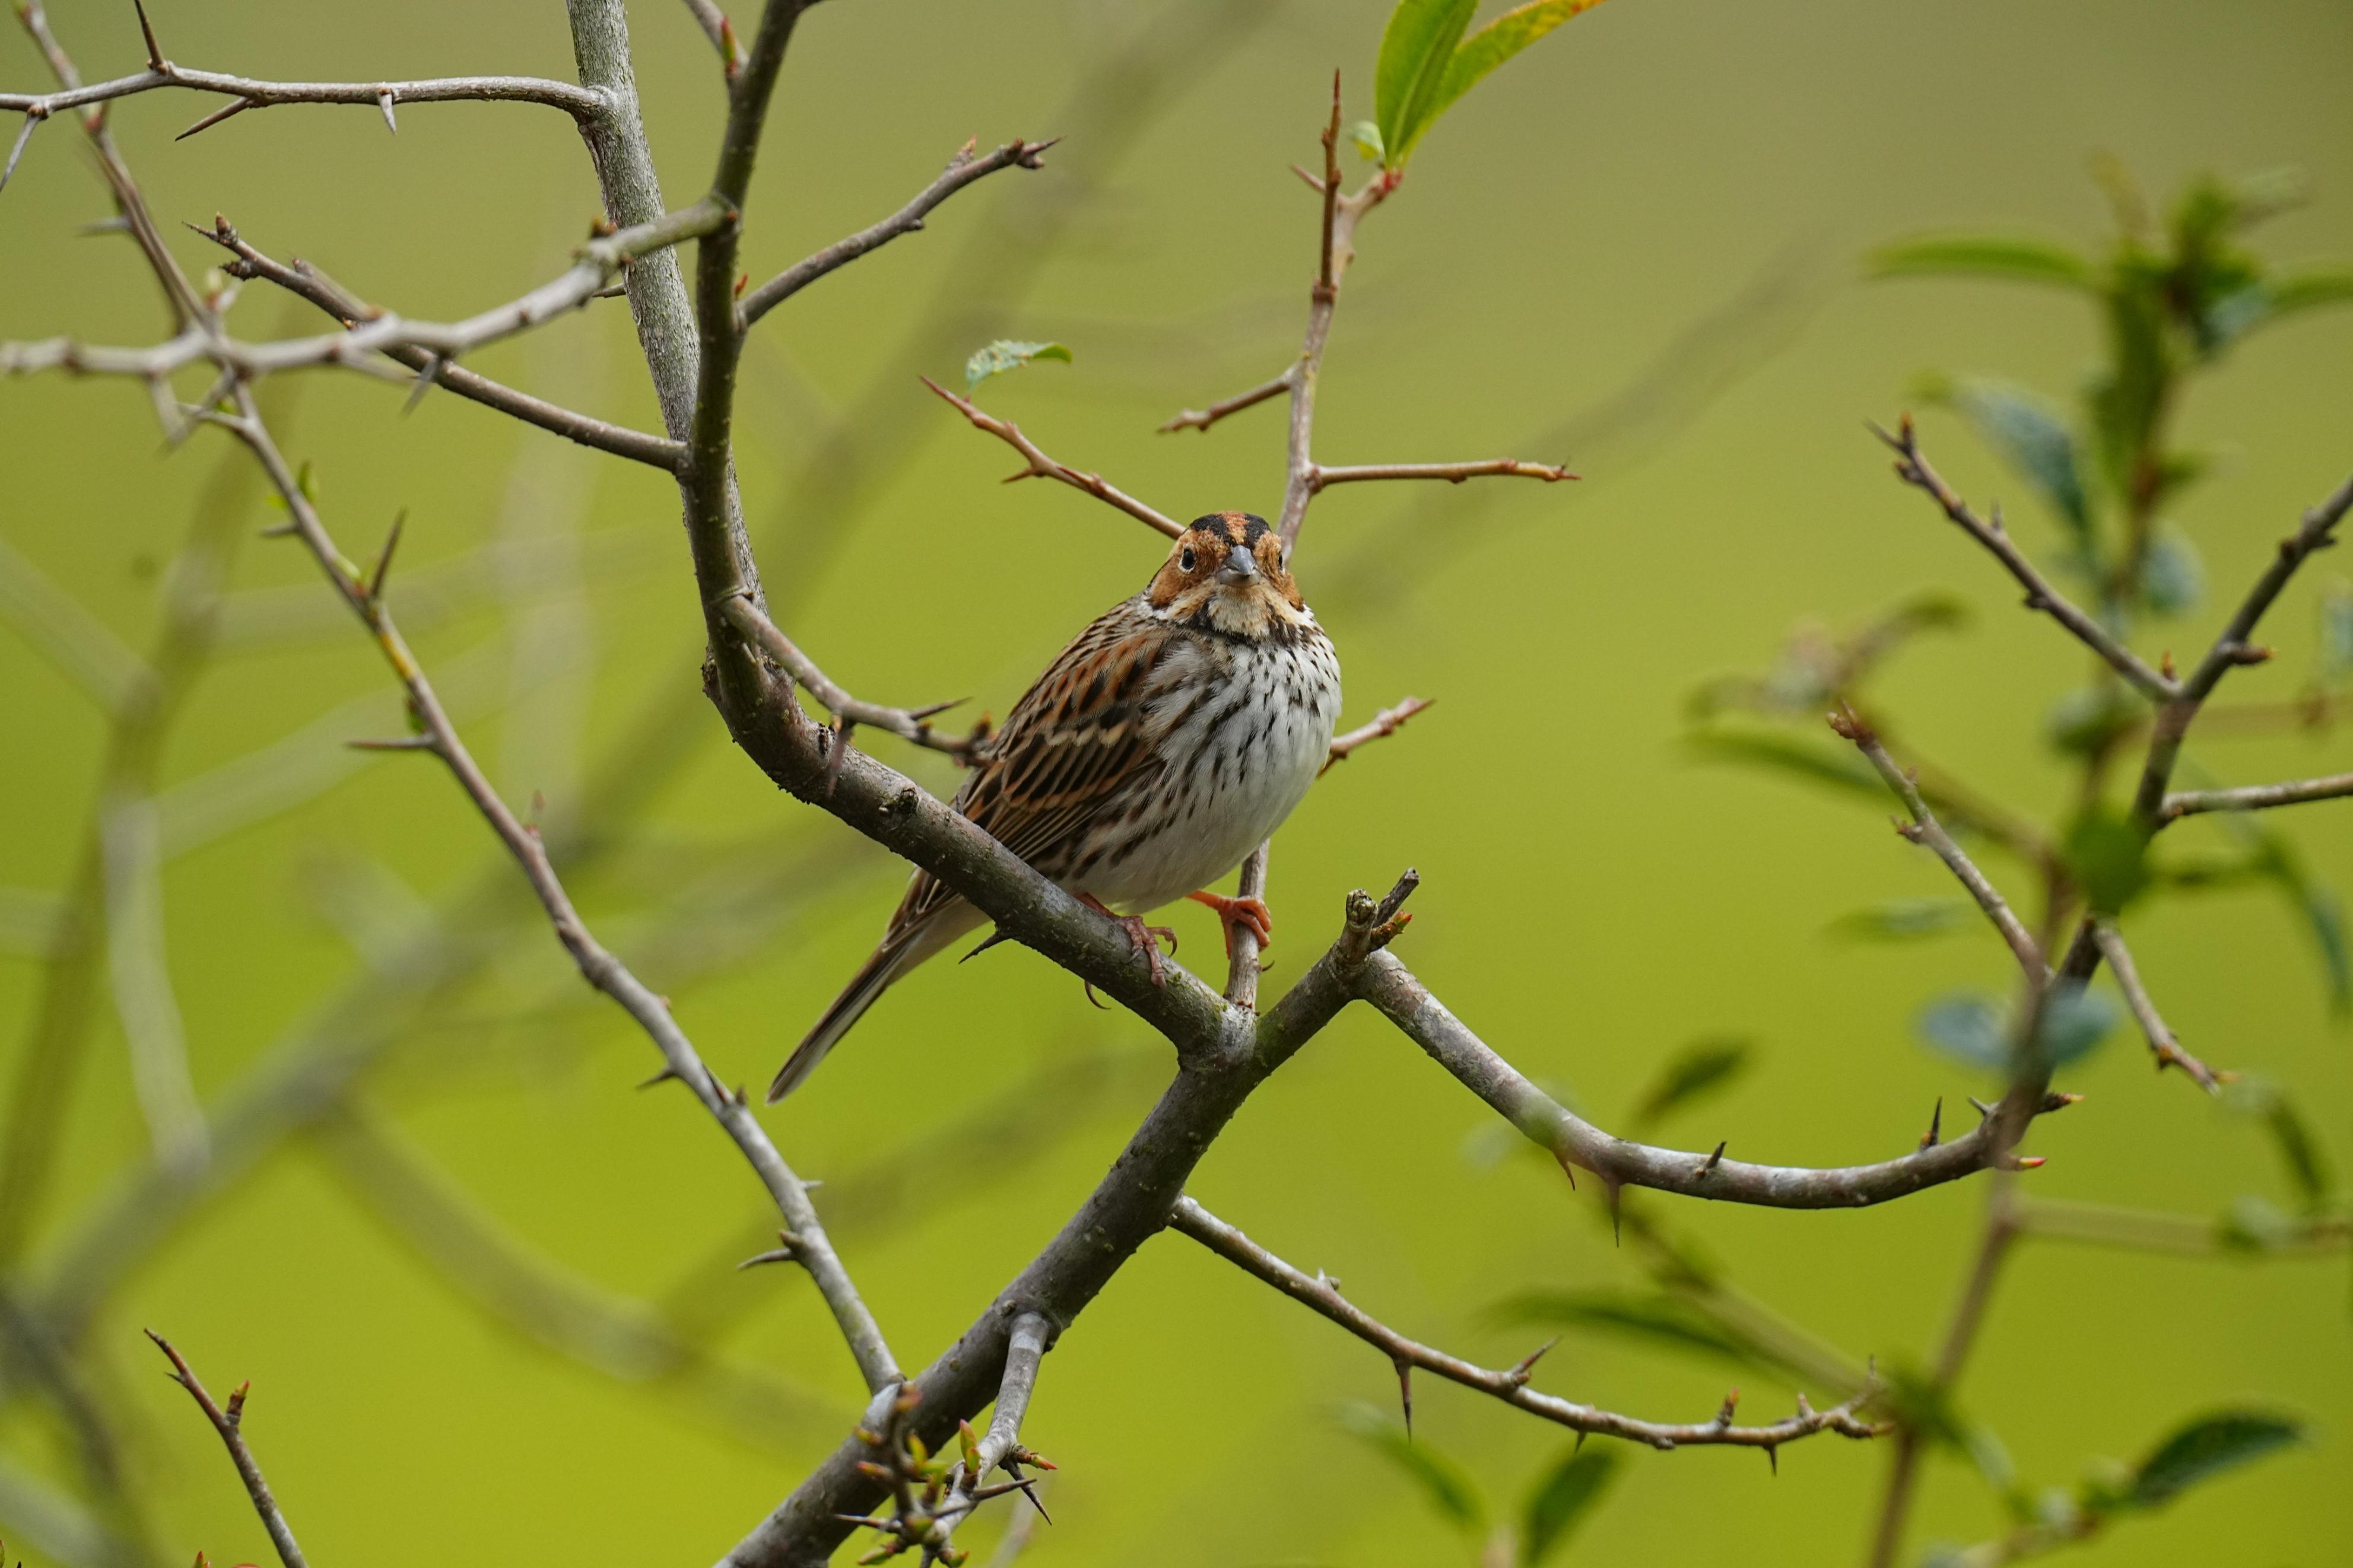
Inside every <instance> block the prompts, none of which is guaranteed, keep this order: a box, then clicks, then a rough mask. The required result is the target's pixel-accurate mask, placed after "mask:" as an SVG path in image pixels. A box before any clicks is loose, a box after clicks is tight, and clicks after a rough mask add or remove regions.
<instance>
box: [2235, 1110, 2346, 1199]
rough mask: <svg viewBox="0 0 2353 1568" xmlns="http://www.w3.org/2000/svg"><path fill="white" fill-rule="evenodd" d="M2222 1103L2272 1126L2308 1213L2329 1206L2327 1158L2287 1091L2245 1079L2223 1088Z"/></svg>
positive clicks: (2266, 1125)
mask: <svg viewBox="0 0 2353 1568" xmlns="http://www.w3.org/2000/svg"><path fill="white" fill-rule="evenodd" d="M2222 1103H2223V1104H2224V1105H2227V1106H2229V1107H2230V1108H2231V1109H2232V1110H2235V1111H2238V1112H2239V1113H2240V1114H2242V1115H2243V1116H2251V1117H2253V1118H2255V1119H2257V1120H2258V1121H2262V1122H2263V1124H2264V1126H2265V1128H2266V1129H2268V1130H2269V1131H2270V1132H2271V1135H2272V1142H2273V1143H2274V1144H2275V1145H2277V1147H2278V1149H2279V1152H2280V1160H2281V1162H2282V1163H2284V1164H2285V1165H2286V1166H2287V1173H2288V1179H2289V1180H2290V1181H2292V1182H2294V1183H2295V1190H2296V1192H2297V1194H2299V1195H2300V1196H2302V1198H2303V1199H2304V1206H2305V1211H2306V1213H2308V1214H2312V1213H2317V1212H2319V1211H2320V1210H2321V1209H2323V1208H2325V1207H2327V1204H2328V1194H2329V1188H2330V1181H2329V1174H2328V1163H2327V1159H2326V1158H2325V1157H2324V1156H2323V1155H2322V1154H2321V1152H2320V1143H2319V1142H2318V1141H2317V1140H2316V1139H2315V1138H2314V1137H2313V1135H2312V1130H2311V1129H2310V1128H2308V1127H2306V1125H2305V1124H2304V1118H2303V1117H2301V1116H2299V1115H2297V1114H2296V1109H2295V1101H2293V1100H2290V1099H2289V1098H2288V1097H2287V1094H2286V1091H2284V1089H2281V1088H2280V1087H2279V1086H2278V1085H2277V1084H2274V1083H2271V1082H2269V1081H2267V1080H2265V1079H2259V1078H2247V1079H2240V1080H2239V1081H2238V1082H2237V1083H2234V1084H2232V1086H2231V1087H2230V1088H2229V1089H2227V1090H2225V1091H2224V1093H2223V1096H2222Z"/></svg>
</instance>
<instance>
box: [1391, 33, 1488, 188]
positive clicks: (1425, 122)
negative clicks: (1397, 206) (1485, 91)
mask: <svg viewBox="0 0 2353 1568" xmlns="http://www.w3.org/2000/svg"><path fill="white" fill-rule="evenodd" d="M1478 8H1479V3H1478V0H1398V5H1397V9H1396V10H1394V11H1391V12H1390V13H1389V20H1388V26H1386V27H1384V28H1382V29H1381V52H1380V57H1379V58H1378V59H1377V61H1376V62H1375V64H1374V66H1373V115H1374V118H1375V119H1376V120H1377V121H1379V130H1380V133H1381V146H1382V148H1383V149H1384V152H1385V154H1386V156H1387V159H1388V167H1389V168H1392V169H1401V168H1403V167H1405V161H1406V157H1407V155H1408V154H1409V153H1411V152H1412V151H1413V144H1414V142H1416V141H1418V140H1419V138H1420V136H1421V133H1422V132H1424V131H1426V130H1428V129H1429V127H1430V119H1431V118H1432V111H1431V110H1429V108H1428V107H1427V106H1428V104H1429V102H1430V100H1431V98H1433V97H1434V96H1435V95H1436V94H1437V91H1438V84H1439V83H1440V81H1442V80H1443V79H1445V76H1446V68H1447V66H1448V65H1449V64H1450V63H1451V61H1452V59H1453V58H1454V46H1455V45H1456V44H1458V43H1460V42H1461V38H1462V33H1463V29H1464V28H1466V27H1468V26H1470V25H1471V16H1472V13H1473V12H1475V11H1476V10H1478Z"/></svg>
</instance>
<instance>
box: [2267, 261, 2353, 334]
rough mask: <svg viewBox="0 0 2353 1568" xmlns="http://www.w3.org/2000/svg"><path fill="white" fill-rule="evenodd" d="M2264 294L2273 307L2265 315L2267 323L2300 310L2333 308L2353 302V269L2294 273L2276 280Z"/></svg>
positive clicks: (2329, 269) (2269, 283) (2328, 269)
mask: <svg viewBox="0 0 2353 1568" xmlns="http://www.w3.org/2000/svg"><path fill="white" fill-rule="evenodd" d="M2263 295H2264V298H2265V300H2266V301H2267V303H2268V304H2269V306H2270V309H2269V310H2266V311H2265V312H2264V314H2263V321H2264V322H2265V323H2269V322H2272V321H2278V320H2280V319H2281V318H2282V317H2284V316H2293V315H2295V314H2296V313H2297V312H2298V311H2300V310H2321V309H2324V308H2325V307H2327V306H2330V305H2344V304H2348V303H2353V268H2341V267H2338V268H2314V269H2312V270H2310V271H2306V272H2291V273H2289V274H2287V275H2286V276H2285V277H2284V278H2274V279H2272V280H2271V281H2270V282H2268V283H2266V284H2264V285H2263Z"/></svg>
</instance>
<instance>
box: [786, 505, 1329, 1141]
mask: <svg viewBox="0 0 2353 1568" xmlns="http://www.w3.org/2000/svg"><path fill="white" fill-rule="evenodd" d="M1339 715H1340V661H1339V659H1338V658H1337V657H1335V655H1334V653H1333V651H1332V642H1331V639H1330V638H1328V637H1325V636H1324V629H1323V628H1322V627H1321V626H1317V625H1316V624H1315V617H1314V615H1313V614H1312V613H1310V612H1309V610H1308V608H1307V605H1306V602H1305V601H1304V600H1303V599H1302V598H1301V597H1300V596H1299V589H1298V587H1297V586H1296V585H1295V584H1293V582H1292V580H1291V574H1290V573H1289V572H1287V571H1285V570H1284V568H1283V559H1282V539H1281V538H1280V537H1279V536H1278V535H1277V534H1276V533H1275V532H1274V531H1273V530H1271V529H1270V528H1268V527H1267V525H1266V521H1265V520H1264V519H1263V518H1258V517H1253V516H1251V515H1250V514H1249V513H1248V512H1239V511H1221V512H1213V513H1211V514H1210V515H1209V516H1208V517H1201V518H1196V519H1195V520H1194V521H1193V523H1192V526H1191V527H1189V528H1187V529H1186V531H1184V533H1183V534H1182V535H1181V536H1179V537H1178V539H1177V541H1176V547H1175V548H1174V549H1172V550H1171V551H1170V552H1168V559H1167V560H1166V562H1165V563H1162V565H1161V567H1160V570H1159V571H1158V572H1157V573H1155V574H1154V575H1153V578H1152V581H1151V583H1150V584H1147V585H1146V586H1145V590H1144V592H1142V593H1141V594H1138V595H1136V596H1135V597H1134V598H1132V599H1129V600H1127V601H1126V602H1125V603H1124V604H1120V605H1114V606H1113V608H1112V609H1110V610H1109V611H1107V612H1106V613H1104V614H1103V616H1100V617H1099V618H1098V619H1097V620H1096V621H1095V623H1094V624H1093V625H1092V626H1089V627H1087V629H1086V630H1084V631H1082V632H1081V633H1080V634H1079V635H1078V637H1076V638H1075V639H1073V640H1072V642H1071V646H1070V647H1066V648H1064V649H1063V650H1062V651H1061V654H1060V656H1059V657H1058V658H1055V660H1054V662H1053V663H1051V664H1050V665H1048V666H1047V667H1046V673H1045V674H1043V675H1041V676H1039V678H1038V681H1037V684H1036V685H1034V686H1032V687H1030V688H1029V690H1028V691H1027V692H1026V693H1024V694H1023V696H1022V698H1021V700H1020V701H1019V702H1018V703H1016V704H1015V705H1014V708H1013V711H1012V713H1011V715H1010V716H1009V717H1008V718H1007V720H1006V721H1005V728H1004V729H1003V730H1002V731H999V732H998V734H997V737H996V740H995V742H993V744H991V745H990V747H989V748H988V750H987V754H986V756H985V757H984V758H983V759H982V760H981V761H980V762H979V763H978V764H977V765H976V767H974V769H973V770H972V772H971V773H968V774H967V775H966V776H965V782H964V787H963V788H961V789H959V790H957V791H956V797H955V809H956V810H958V811H960V812H962V813H963V814H964V815H965V816H967V817H970V818H971V819H972V820H973V821H974V822H976V823H977V824H978V825H979V826H982V827H985V828H987V830H988V832H989V833H990V834H991V835H992V836H993V837H996V838H997V840H998V842H1000V843H1002V844H1003V845H1004V846H1005V847H1007V848H1008V849H1010V850H1012V851H1013V852H1014V853H1015V854H1016V855H1018V856H1020V857H1021V858H1023V859H1024V860H1027V861H1028V862H1029V864H1030V865H1032V866H1035V867H1036V868H1038V869H1039V871H1041V872H1043V873H1045V874H1046V875H1047V876H1048V877H1050V878H1052V879H1054V880H1055V881H1056V882H1059V883H1060V884H1061V886H1063V887H1064V888H1066V889H1069V890H1070V891H1071V892H1072V893H1075V894H1077V895H1078V896H1079V897H1080V898H1081V899H1082V900H1085V901H1087V902H1088V903H1090V904H1092V905H1093V906H1094V907H1095V908H1096V909H1099V910H1103V912H1104V913H1106V914H1111V913H1113V912H1114V911H1116V912H1117V913H1118V914H1119V915H1120V916H1121V917H1124V918H1122V921H1121V923H1122V924H1124V925H1125V926H1126V928H1127V932H1128V938H1129V940H1130V941H1131V942H1134V943H1135V944H1136V946H1137V948H1138V949H1139V950H1140V951H1142V952H1145V953H1146V954H1148V955H1149V956H1150V958H1151V961H1152V972H1153V978H1154V980H1155V982H1157V981H1158V980H1159V979H1160V973H1161V970H1160V953H1159V950H1158V948H1156V947H1155V945H1154V943H1153V935H1152V931H1151V928H1149V927H1147V926H1145V923H1144V921H1143V914H1144V911H1145V910H1155V909H1157V908H1159V907H1160V906H1161V905H1163V904H1166V903H1168V902H1170V901H1171V900H1175V899H1177V898H1180V897H1184V896H1187V895H1189V896H1191V897H1192V898H1194V899H1197V900H1199V901H1201V902H1202V903H1205V904H1208V906H1209V907H1210V908H1212V909H1214V910H1217V911H1218V914H1219V919H1220V920H1221V921H1223V922H1224V923H1225V926H1226V932H1227V942H1228V943H1229V945H1230V944H1231V942H1232V940H1233V927H1234V925H1235V923H1236V922H1240V923H1245V924H1248V925H1249V926H1250V928H1251V930H1252V931H1255V932H1256V933H1257V935H1258V937H1259V939H1260V941H1261V942H1264V941H1265V939H1266V936H1267V932H1268V930H1269V925H1268V921H1267V911H1266V906H1265V905H1264V904H1263V903H1261V902H1260V901H1259V900H1256V899H1227V898H1221V897H1219V895H1217V894H1215V893H1209V892H1204V891H1200V890H1199V889H1201V888H1202V885H1203V884H1204V883H1208V882H1213V881H1215V880H1217V879H1219V877H1222V876H1224V875H1225V874H1226V873H1227V872H1228V871H1230V870H1232V869H1233V868H1235V867H1236V866H1237V865H1240V863H1241V860H1242V858H1243V857H1244V856H1246V855H1248V854H1249V853H1250V851H1251V850H1252V849H1254V848H1256V847H1258V846H1259V844H1260V843H1261V842H1262V841H1263V840H1264V839H1265V838H1266V837H1267V836H1268V835H1269V834H1271V833H1272V832H1273V831H1274V830H1275V828H1276V827H1277V826H1280V825H1281V824H1282V819H1283V818H1284V817H1286V816H1290V815H1291V809H1292V807H1293V806H1295V805H1298V804H1299V802H1300V799H1301V797H1302V796H1303V795H1306V793H1307V786H1308V785H1309V784H1313V783H1314V781H1315V774H1316V772H1317V771H1318V770H1319V769H1320V768H1321V767H1322V766H1323V765H1324V759H1325V757H1326V756H1327V755H1328V754H1329V753H1330V751H1331V745H1332V730H1333V725H1334V722H1335V721H1336V720H1337V719H1338V718H1339ZM985 918H986V917H984V916H983V915H982V914H981V912H980V910H976V909H975V908H974V907H973V906H972V905H970V904H968V903H966V902H965V900H963V899H961V898H959V897H957V896H956V895H955V893H954V892H951V891H950V890H949V889H947V888H946V887H945V886H944V885H943V884H941V883H940V882H938V881H937V880H935V879H934V878H933V877H932V876H931V874H930V873H929V872H925V871H917V872H916V873H915V875H914V878H913V880H911V881H910V882H909V883H908V884H907V896H906V897H905V898H903V899H902V900H899V908H898V911H897V912H896V913H894V914H893V915H892V917H891V924H890V926H889V928H888V929H887V930H885V931H883V933H882V944H881V946H880V947H877V948H876V949H875V950H874V955H873V956H872V957H871V958H869V959H868V960H867V961H866V965H865V967H864V968H862V969H860V971H859V972H858V973H857V975H856V976H855V977H853V978H852V979H851V981H850V982H849V986H848V987H847V988H846V989H844V990H843V992H842V993H841V994H840V996H839V997H838V998H836V999H835V1001H834V1004H833V1005H832V1006H830V1007H828V1008H827V1009H826V1012H825V1016H823V1017H821V1018H819V1019H818V1021H817V1026H816V1027H814V1028H812V1029H811V1030H809V1032H808V1037H807V1038H806V1039H804V1040H802V1041H801V1043H800V1048H799V1049H797V1050H796V1051H794V1052H793V1055H792V1059H791V1060H789V1061H787V1062H786V1063H785V1066H784V1070H783V1071H781V1072H779V1073H777V1074H776V1081H775V1082H774V1083H772V1084H770V1085H769V1086H768V1100H769V1101H770V1103H772V1104H773V1103H774V1102H775V1101H776V1100H782V1099H783V1098H784V1097H785V1096H786V1095H787V1094H789V1093H791V1092H792V1090H793V1089H794V1088H795V1087H797V1085H798V1084H799V1083H800V1082H801V1080H802V1079H806V1078H807V1077H808V1075H809V1073H810V1072H811V1071H812V1070H813V1069H814V1068H816V1067H817V1064H818V1062H819V1061H821V1060H823V1059H824V1058H825V1054H826V1052H828V1051H829V1050H831V1049H832V1048H833V1047H834V1044H835V1042H837V1041H838V1040H839V1039H840V1038H841V1037H842V1036H843V1035H845V1034H847V1033H848V1032H849V1026H851V1025H852V1024H855V1023H856V1022H858V1019H859V1017H860V1015H862V1014H863V1013H864V1012H865V1011H866V1009H867V1008H869V1007H871V1006H872V1005H874V999H875V998H876V997H878V996H880V995H881V994H882V992H883V990H884V988H885V987H887V986H888V985H890V984H891V983H892V981H894V980H896V979H898V978H899V977H900V976H901V975H902V974H904V973H907V972H908V971H909V970H911V969H913V968H914V966H915V965H917V964H919V963H923V960H925V959H927V958H929V957H931V956H932V955H933V954H934V953H935V952H939V951H940V950H941V949H942V948H944V947H945V946H946V945H947V944H948V943H950V942H954V941H955V939H956V938H958V937H959V936H962V935H964V934H965V932H967V931H971V930H972V929H973V928H974V927H976V926H977V925H979V924H980V923H981V922H982V921H983V920H984V919H985Z"/></svg>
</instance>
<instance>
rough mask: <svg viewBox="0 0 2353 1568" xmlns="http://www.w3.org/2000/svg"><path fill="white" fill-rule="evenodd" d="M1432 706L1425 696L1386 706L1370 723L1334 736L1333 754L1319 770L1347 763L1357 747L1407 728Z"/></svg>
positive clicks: (1327, 769) (1324, 770) (1322, 770)
mask: <svg viewBox="0 0 2353 1568" xmlns="http://www.w3.org/2000/svg"><path fill="white" fill-rule="evenodd" d="M1429 706H1430V700H1429V699H1428V698H1425V697H1409V698H1407V699H1406V700H1404V701H1402V702H1399V703H1398V705H1397V706H1396V707H1394V708H1384V709H1382V710H1380V711H1379V712H1377V713H1376V714H1374V715H1373V721H1372V722H1371V723H1369V724H1360V725H1358V726H1357V727H1356V729H1353V730H1351V731H1348V732H1347V733H1346V734H1345V735H1335V736H1333V737H1332V754H1331V755H1330V756H1328V757H1326V758H1324V766H1323V768H1322V769H1319V770H1318V772H1319V773H1320V772H1328V771H1329V770H1330V769H1331V766H1332V764H1333V763H1345V762H1346V761H1347V760H1348V758H1349V756H1350V754H1351V753H1353V752H1355V751H1356V748H1357V747H1359V746H1362V745H1365V744H1366V743H1367V742H1373V741H1378V740H1383V739H1386V738H1387V737H1388V736H1390V735H1394V734H1396V733H1397V732H1398V731H1399V730H1402V729H1404V728H1405V721H1407V720H1409V719H1410V718H1412V717H1413V716H1414V715H1415V714H1417V713H1419V712H1420V711H1421V710H1423V709H1425V708H1427V707H1429Z"/></svg>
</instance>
